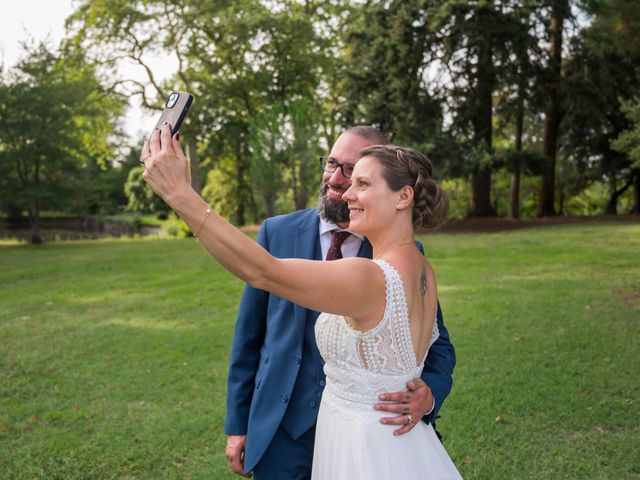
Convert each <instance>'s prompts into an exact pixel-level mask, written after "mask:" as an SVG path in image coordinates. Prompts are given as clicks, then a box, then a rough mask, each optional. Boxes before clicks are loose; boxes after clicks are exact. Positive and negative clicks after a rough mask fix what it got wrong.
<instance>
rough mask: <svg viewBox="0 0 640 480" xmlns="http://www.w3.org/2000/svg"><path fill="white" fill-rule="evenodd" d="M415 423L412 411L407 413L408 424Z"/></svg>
mask: <svg viewBox="0 0 640 480" xmlns="http://www.w3.org/2000/svg"><path fill="white" fill-rule="evenodd" d="M412 423H413V417H412V416H411V414H410V413H407V425H410V424H412Z"/></svg>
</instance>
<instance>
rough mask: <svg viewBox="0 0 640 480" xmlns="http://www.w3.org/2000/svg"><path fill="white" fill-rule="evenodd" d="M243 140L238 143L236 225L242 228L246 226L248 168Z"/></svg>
mask: <svg viewBox="0 0 640 480" xmlns="http://www.w3.org/2000/svg"><path fill="white" fill-rule="evenodd" d="M245 158H246V157H245V156H244V148H243V140H241V139H239V140H237V142H236V212H235V213H236V214H235V217H236V218H235V223H236V225H237V226H239V227H241V226H243V225H244V224H245V222H246V220H245V215H244V191H245V178H244V177H245V173H246V168H245V165H244V161H245Z"/></svg>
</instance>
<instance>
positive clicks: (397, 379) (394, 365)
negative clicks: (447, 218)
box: [315, 260, 439, 403]
mask: <svg viewBox="0 0 640 480" xmlns="http://www.w3.org/2000/svg"><path fill="white" fill-rule="evenodd" d="M373 261H374V262H375V263H376V265H378V266H379V267H380V268H381V269H382V271H383V272H384V276H385V285H386V286H385V291H386V306H385V310H384V314H383V317H382V320H380V322H379V323H378V324H377V325H376V326H375V327H374V328H372V329H371V330H369V331H367V332H359V331H357V330H355V329H354V328H352V327H351V326H350V325H349V324H348V323H347V321H346V319H345V318H344V317H343V316H340V315H332V314H327V313H322V314H320V316H319V317H318V320H317V322H316V326H315V333H316V342H317V344H318V348H319V350H320V354H321V355H322V357H323V358H324V360H325V366H324V371H325V374H326V376H327V387H326V388H327V389H328V390H329V391H331V392H332V393H333V394H336V395H338V396H339V397H342V398H344V399H348V400H351V401H356V402H359V403H373V402H375V401H376V399H377V396H378V394H380V393H382V392H390V391H400V390H405V389H406V382H408V381H409V380H411V379H412V378H415V377H419V376H420V373H421V372H422V369H423V364H424V360H425V358H426V353H425V358H422V359H421V361H420V362H418V361H417V359H416V356H415V353H414V351H413V344H412V341H411V331H410V329H409V310H408V307H407V301H406V297H405V291H404V284H403V283H402V278H401V277H400V274H399V273H398V271H397V270H396V269H395V268H393V267H392V266H391V265H390V264H389V263H387V262H385V261H384V260H373ZM438 336H439V332H438V325H437V322H436V321H435V319H434V322H433V330H432V335H431V341H430V343H429V347H430V346H431V345H432V344H433V342H435V340H436V339H437V338H438ZM428 350H429V349H428V348H427V352H428Z"/></svg>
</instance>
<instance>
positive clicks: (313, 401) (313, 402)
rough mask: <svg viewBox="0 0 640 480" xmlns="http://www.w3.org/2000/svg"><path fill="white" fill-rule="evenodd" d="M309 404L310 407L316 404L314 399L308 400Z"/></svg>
mask: <svg viewBox="0 0 640 480" xmlns="http://www.w3.org/2000/svg"><path fill="white" fill-rule="evenodd" d="M309 406H310V407H311V408H313V407H315V406H316V401H315V400H311V401H310V402H309Z"/></svg>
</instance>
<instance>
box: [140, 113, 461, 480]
mask: <svg viewBox="0 0 640 480" xmlns="http://www.w3.org/2000/svg"><path fill="white" fill-rule="evenodd" d="M178 138H179V137H178V135H175V136H172V135H171V130H170V128H169V126H168V125H165V126H163V127H162V129H160V130H156V131H155V132H154V133H153V135H152V136H151V138H150V139H149V140H148V141H147V142H145V145H144V148H143V152H145V154H143V155H144V158H143V161H144V163H145V167H146V168H145V172H144V174H143V177H144V179H145V181H146V182H147V183H148V184H149V185H150V187H151V188H152V189H153V190H154V191H155V192H156V193H157V194H158V195H160V196H161V197H162V198H163V199H164V200H165V201H166V202H167V204H168V205H169V206H171V208H173V209H174V210H175V211H176V212H177V213H178V214H179V215H180V216H181V217H182V219H183V220H184V221H185V222H186V223H187V225H189V227H190V228H191V230H192V231H193V232H194V233H195V235H196V236H197V237H198V239H199V241H200V243H202V245H203V246H204V247H205V248H206V249H207V251H208V252H209V253H210V254H211V255H212V256H213V257H214V258H215V259H216V260H217V261H218V262H219V263H220V264H222V265H223V266H224V267H225V268H226V269H228V270H229V271H230V272H231V273H233V274H234V275H236V276H237V277H239V278H241V279H242V280H244V281H246V282H247V283H249V284H250V285H252V286H253V287H255V288H258V289H261V290H266V291H269V292H271V293H273V294H275V295H278V296H281V297H283V298H286V299H288V300H290V301H291V302H294V303H297V304H300V305H303V306H305V307H307V308H310V309H313V310H316V311H320V312H326V313H323V314H321V315H320V317H319V318H318V321H317V322H316V339H317V344H318V348H319V349H320V353H321V354H322V356H323V358H324V360H325V362H326V363H325V366H324V369H325V373H326V377H327V379H326V380H327V384H326V387H325V390H324V393H323V396H322V401H321V406H320V412H319V416H318V423H317V428H316V441H315V448H314V458H313V468H312V478H313V479H317V480H325V479H326V480H335V479H345V480H346V479H368V480H370V479H374V480H375V479H389V478H401V479H413V478H425V479H459V478H461V476H460V474H459V473H458V472H457V470H456V468H455V466H454V465H453V462H452V461H451V459H450V458H449V456H448V455H447V453H446V451H445V450H444V448H443V446H442V444H441V443H440V441H439V440H438V438H437V436H436V434H435V431H434V430H433V427H432V426H431V425H427V424H426V423H423V422H421V421H419V419H414V418H411V416H410V415H407V419H406V420H407V423H413V422H417V425H416V426H415V427H414V428H413V429H412V430H411V431H410V432H409V433H407V434H405V435H402V436H393V435H391V434H390V432H391V430H392V429H393V426H392V425H383V424H381V423H380V418H381V416H382V412H379V411H376V410H375V409H374V408H373V405H374V404H375V403H378V400H377V397H378V394H380V393H381V392H387V391H399V390H402V389H403V388H404V387H405V385H406V383H407V381H409V380H411V379H412V378H415V377H416V376H418V377H419V376H420V372H421V371H422V368H423V363H424V359H425V357H426V355H427V352H428V350H429V347H430V346H431V344H432V343H433V341H435V340H436V339H437V336H438V331H437V326H436V322H435V318H436V312H437V287H436V279H435V275H434V273H433V270H432V268H431V265H430V264H429V262H428V261H426V260H425V258H424V257H423V256H422V255H421V253H420V251H419V250H418V249H417V248H416V245H415V243H414V228H415V227H433V226H435V225H437V224H438V223H440V222H441V221H442V220H444V218H445V217H446V214H447V200H446V196H445V195H444V192H443V191H442V190H441V189H440V187H439V186H438V185H437V184H436V183H435V182H434V181H433V180H432V165H431V163H430V161H429V160H428V159H427V158H426V157H425V156H424V155H422V154H421V153H420V152H417V151H415V150H411V149H409V148H403V147H396V146H392V145H384V146H382V145H379V146H373V147H368V148H366V149H364V150H363V151H362V152H361V153H360V160H359V161H358V162H357V163H356V165H355V168H354V170H353V173H352V175H351V178H352V185H351V187H350V188H349V190H347V191H346V192H345V193H344V194H343V199H344V200H346V201H347V203H348V206H349V228H350V230H352V231H354V232H357V233H360V234H362V235H365V236H366V237H367V238H368V239H369V241H370V242H371V244H372V246H373V255H374V260H373V261H372V260H368V259H363V258H345V259H342V260H336V261H332V262H323V261H313V260H302V259H278V258H275V257H272V256H271V255H270V254H269V253H268V252H267V251H266V250H264V249H263V248H262V247H261V246H260V245H259V244H257V243H256V242H254V241H253V240H251V239H250V238H249V237H247V236H246V235H244V234H243V233H242V232H241V231H239V230H238V229H237V228H235V227H234V226H233V225H231V224H229V223H228V222H226V221H225V220H224V219H223V218H222V217H220V216H219V215H217V214H216V213H215V212H213V211H212V210H211V208H210V207H209V206H208V205H207V204H206V202H205V201H204V200H203V199H202V198H201V197H200V196H199V195H198V193H197V192H195V191H194V190H193V189H192V188H191V185H190V182H189V170H188V163H187V160H186V158H185V156H184V154H183V152H182V149H181V147H180V144H179V141H178ZM327 278H337V279H340V288H338V289H337V288H335V282H327V281H326V279H327Z"/></svg>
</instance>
